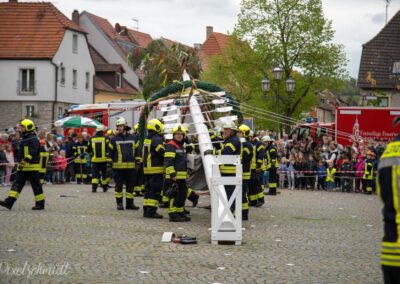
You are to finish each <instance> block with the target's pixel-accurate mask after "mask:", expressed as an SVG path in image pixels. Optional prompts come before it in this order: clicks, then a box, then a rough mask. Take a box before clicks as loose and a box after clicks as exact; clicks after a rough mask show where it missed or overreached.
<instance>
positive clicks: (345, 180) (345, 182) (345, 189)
mask: <svg viewBox="0 0 400 284" xmlns="http://www.w3.org/2000/svg"><path fill="white" fill-rule="evenodd" d="M341 183H342V192H350V188H351V187H350V179H349V178H342V181H341Z"/></svg>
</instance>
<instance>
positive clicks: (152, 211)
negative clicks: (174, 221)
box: [143, 207, 163, 219]
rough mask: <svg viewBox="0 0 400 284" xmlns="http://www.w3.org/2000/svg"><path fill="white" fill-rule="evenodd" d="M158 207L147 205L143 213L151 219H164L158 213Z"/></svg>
mask: <svg viewBox="0 0 400 284" xmlns="http://www.w3.org/2000/svg"><path fill="white" fill-rule="evenodd" d="M156 210H157V208H156V207H147V210H146V211H145V213H143V217H145V218H150V219H162V218H163V216H162V215H160V214H158V213H157V211H156Z"/></svg>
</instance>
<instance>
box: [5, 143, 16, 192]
mask: <svg viewBox="0 0 400 284" xmlns="http://www.w3.org/2000/svg"><path fill="white" fill-rule="evenodd" d="M5 154H6V160H7V164H6V175H5V177H4V185H5V186H9V185H10V180H11V175H12V172H13V169H14V167H15V162H14V153H13V151H12V149H11V144H7V145H6V146H5Z"/></svg>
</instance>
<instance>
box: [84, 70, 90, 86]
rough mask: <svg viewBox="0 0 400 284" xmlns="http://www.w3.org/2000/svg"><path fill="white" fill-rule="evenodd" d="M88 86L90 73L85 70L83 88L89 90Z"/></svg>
mask: <svg viewBox="0 0 400 284" xmlns="http://www.w3.org/2000/svg"><path fill="white" fill-rule="evenodd" d="M89 87H90V73H89V72H86V80H85V89H86V90H89Z"/></svg>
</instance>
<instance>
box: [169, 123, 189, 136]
mask: <svg viewBox="0 0 400 284" xmlns="http://www.w3.org/2000/svg"><path fill="white" fill-rule="evenodd" d="M175 133H182V134H183V135H184V136H186V129H185V127H183V125H180V124H179V125H177V126H175V127H174V129H173V130H172V134H175Z"/></svg>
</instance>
